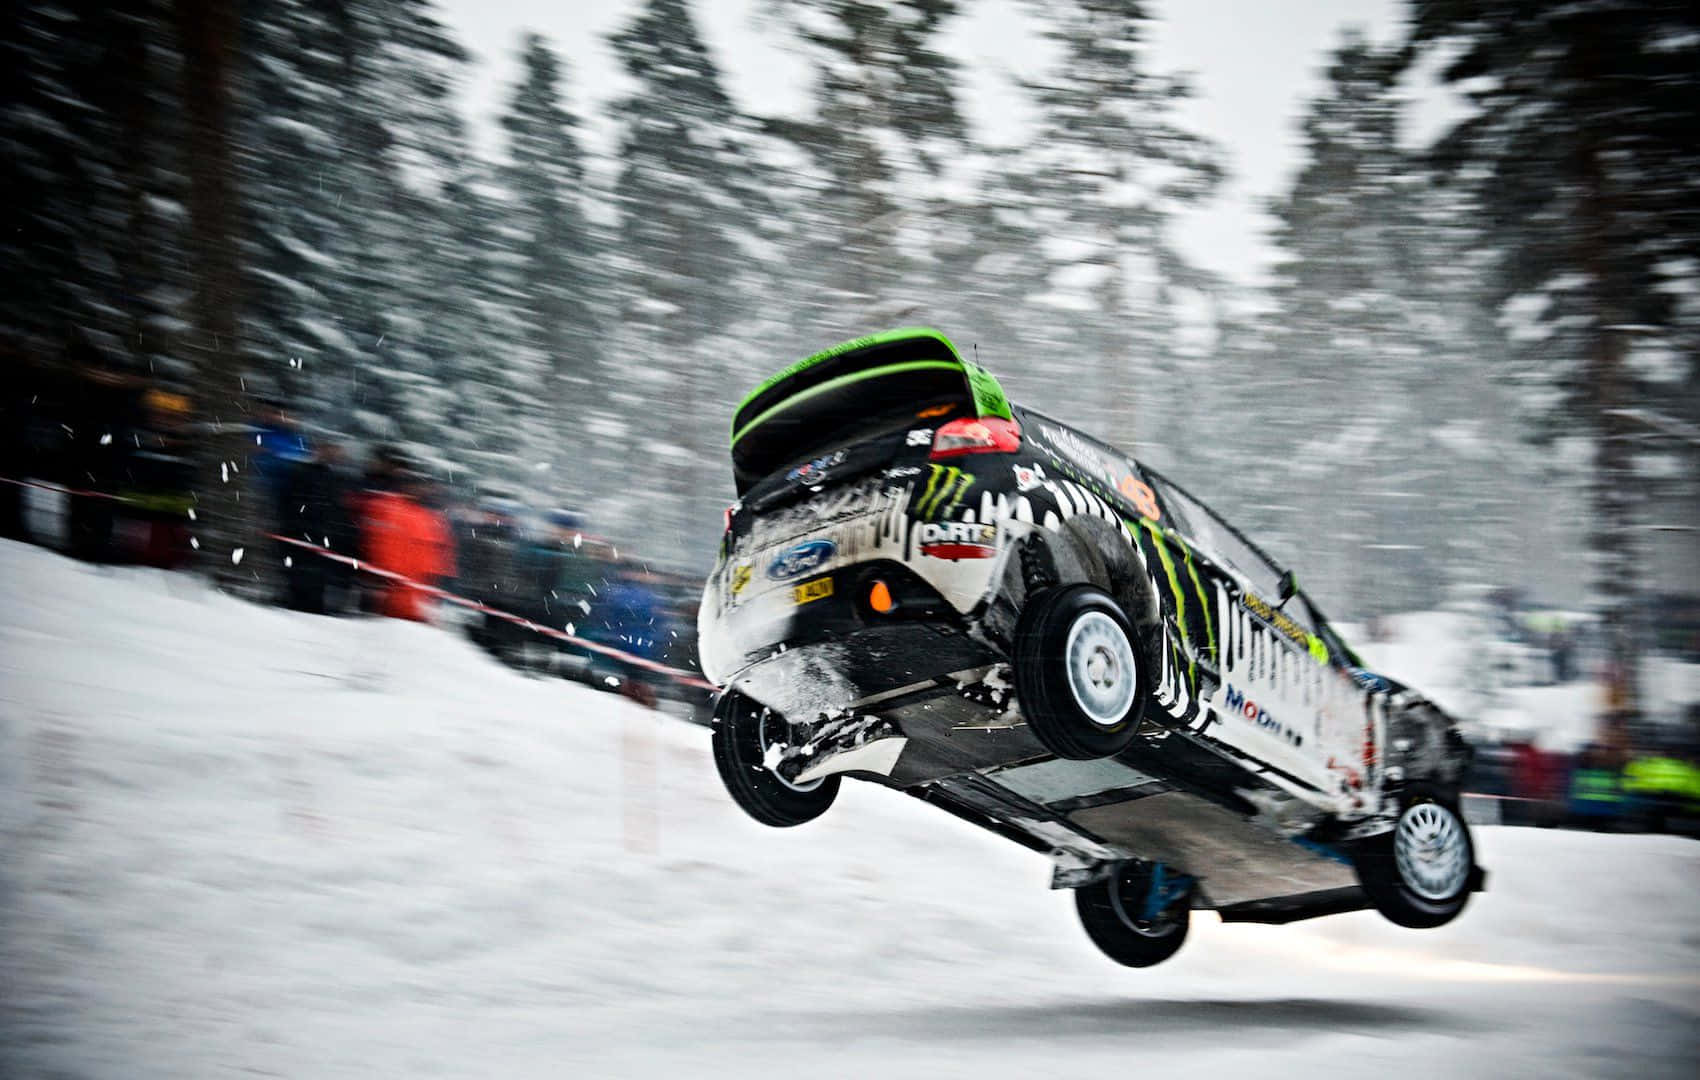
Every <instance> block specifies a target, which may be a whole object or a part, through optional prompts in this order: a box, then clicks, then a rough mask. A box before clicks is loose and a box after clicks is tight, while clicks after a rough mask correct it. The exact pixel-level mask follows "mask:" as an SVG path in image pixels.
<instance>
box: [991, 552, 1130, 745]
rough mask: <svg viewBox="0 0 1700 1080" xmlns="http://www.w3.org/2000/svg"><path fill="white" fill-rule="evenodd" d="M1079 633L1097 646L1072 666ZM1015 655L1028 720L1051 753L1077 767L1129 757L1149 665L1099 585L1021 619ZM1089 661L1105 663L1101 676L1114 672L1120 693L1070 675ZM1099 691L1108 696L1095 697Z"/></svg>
mask: <svg viewBox="0 0 1700 1080" xmlns="http://www.w3.org/2000/svg"><path fill="white" fill-rule="evenodd" d="M1077 627H1078V628H1080V629H1081V630H1082V632H1083V633H1086V634H1089V635H1092V638H1093V640H1090V641H1088V642H1087V643H1086V644H1085V645H1083V646H1082V645H1081V643H1080V642H1079V641H1078V640H1077V642H1076V644H1077V646H1078V647H1079V648H1078V649H1077V654H1076V657H1075V658H1074V660H1072V661H1071V659H1070V656H1069V644H1070V636H1071V634H1073V633H1074V632H1075V630H1076V628H1077ZM1094 644H1095V645H1096V646H1098V648H1094ZM1124 644H1125V648H1124V647H1123V645H1124ZM1014 653H1015V655H1014V657H1013V659H1014V662H1015V692H1016V696H1017V699H1018V700H1019V701H1020V703H1021V715H1022V716H1023V717H1024V718H1025V719H1026V721H1027V726H1028V727H1029V728H1031V729H1032V731H1033V734H1034V735H1035V736H1036V737H1037V738H1038V739H1039V741H1040V742H1041V743H1043V744H1044V746H1045V749H1047V750H1049V751H1050V752H1051V753H1053V754H1055V755H1056V756H1058V757H1060V758H1070V759H1072V760H1075V761H1090V760H1092V759H1094V758H1104V757H1110V756H1112V755H1114V754H1117V753H1120V752H1121V751H1122V750H1125V749H1127V746H1128V744H1129V743H1131V742H1132V741H1133V735H1134V732H1135V731H1136V730H1137V729H1138V728H1139V721H1140V718H1141V717H1143V716H1144V714H1145V700H1146V698H1147V696H1148V690H1147V685H1146V684H1147V677H1146V672H1147V660H1146V657H1145V653H1144V650H1143V649H1141V647H1140V643H1139V638H1138V636H1137V634H1136V633H1135V632H1134V629H1133V626H1132V625H1131V624H1130V623H1129V622H1128V620H1127V616H1126V615H1124V614H1123V613H1122V609H1121V607H1120V606H1119V605H1118V604H1117V603H1116V602H1115V601H1114V600H1112V599H1111V598H1110V597H1109V596H1108V595H1107V594H1105V593H1104V592H1103V591H1102V590H1101V589H1098V588H1096V587H1095V586H1092V585H1066V586H1063V587H1062V588H1056V589H1048V590H1046V591H1045V592H1042V593H1040V594H1039V595H1038V596H1036V597H1034V598H1033V599H1032V600H1030V601H1029V602H1028V604H1027V607H1026V609H1025V610H1024V611H1022V613H1021V620H1020V622H1019V623H1017V625H1016V628H1015V648H1014ZM1082 656H1087V657H1088V658H1089V659H1095V660H1097V661H1099V662H1100V666H1099V668H1098V669H1097V670H1100V671H1105V672H1108V676H1107V677H1108V678H1109V679H1111V680H1112V681H1113V688H1112V684H1111V683H1106V684H1104V685H1103V686H1099V684H1097V683H1091V684H1090V685H1088V682H1089V681H1090V679H1091V678H1092V677H1091V676H1090V675H1089V673H1088V672H1087V671H1086V670H1085V669H1084V668H1083V669H1082V670H1081V671H1080V672H1078V673H1076V674H1075V675H1071V672H1070V670H1069V669H1070V664H1071V663H1082V664H1084V663H1085V662H1086V661H1085V660H1082V659H1081V657H1082ZM1077 679H1078V681H1077ZM1123 680H1125V681H1126V683H1127V684H1128V685H1123ZM1100 689H1101V690H1103V693H1102V694H1100V695H1099V696H1097V697H1096V698H1094V697H1092V695H1093V693H1094V691H1096V690H1100ZM1129 691H1131V693H1130V692H1129ZM1124 700H1125V701H1127V705H1126V707H1125V708H1121V707H1120V704H1121V702H1122V701H1124Z"/></svg>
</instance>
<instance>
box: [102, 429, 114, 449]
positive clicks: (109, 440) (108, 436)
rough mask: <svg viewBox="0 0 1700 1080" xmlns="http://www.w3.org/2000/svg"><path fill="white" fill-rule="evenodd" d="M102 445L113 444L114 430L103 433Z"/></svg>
mask: <svg viewBox="0 0 1700 1080" xmlns="http://www.w3.org/2000/svg"><path fill="white" fill-rule="evenodd" d="M100 445H102V446H111V445H112V432H110V431H109V432H107V433H106V434H105V435H102V436H101V437H100Z"/></svg>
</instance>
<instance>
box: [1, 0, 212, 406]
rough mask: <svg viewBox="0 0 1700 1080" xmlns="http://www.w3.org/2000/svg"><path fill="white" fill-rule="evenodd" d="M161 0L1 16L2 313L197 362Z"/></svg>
mask: <svg viewBox="0 0 1700 1080" xmlns="http://www.w3.org/2000/svg"><path fill="white" fill-rule="evenodd" d="M170 14H171V11H170V5H169V4H167V3H165V2H164V0H119V2H115V3H112V4H106V5H99V6H94V5H72V6H70V7H63V6H58V5H48V4H41V3H13V4H10V5H8V7H7V14H6V16H5V17H4V18H3V19H0V24H3V25H0V71H3V72H4V74H0V100H3V101H5V102H6V107H5V108H4V109H0V200H3V201H4V203H5V205H6V206H7V207H8V208H9V211H8V222H9V224H8V227H7V228H6V229H4V230H0V260H3V261H4V263H5V265H6V267H7V271H8V284H7V288H6V289H5V290H4V296H3V297H0V324H3V325H4V327H5V331H6V333H7V334H8V335H9V336H11V337H13V338H14V341H13V346H14V347H21V348H23V349H25V350H27V351H29V352H32V353H35V354H37V356H38V357H39V358H42V359H46V358H48V357H49V356H51V355H52V354H56V353H57V352H58V351H59V350H60V349H62V348H63V347H64V346H65V344H66V343H67V342H68V341H70V340H73V339H77V338H81V339H83V340H85V341H88V342H90V343H91V344H94V345H96V346H98V347H99V348H101V349H102V350H103V351H104V352H105V353H107V354H108V355H109V356H111V357H112V358H113V359H123V358H125V357H128V358H130V359H131V360H133V361H134V363H135V365H136V367H137V368H138V369H141V370H152V371H154V372H156V373H159V374H167V375H175V376H179V377H183V376H187V375H188V374H189V368H188V365H186V364H185V363H183V362H182V361H181V360H180V359H179V357H180V356H181V355H182V347H183V345H184V344H185V342H184V341H183V340H182V336H181V335H182V332H183V331H184V330H185V329H186V328H187V324H186V323H185V322H184V319H185V317H186V315H187V295H186V290H187V288H188V269H187V266H186V265H185V262H184V255H185V245H184V243H183V232H184V228H185V219H184V213H185V210H184V205H183V200H184V198H185V195H186V190H185V188H186V184H185V179H184V176H183V158H182V152H181V150H182V137H183V134H184V132H183V129H182V126H181V123H180V121H179V119H178V117H179V116H180V115H181V110H180V108H179V107H178V103H179V101H180V100H181V99H180V87H179V84H178V80H179V77H180V63H179V56H178V53H177V49H176V44H177V43H176V41H175V40H174V39H173V36H172V34H171V31H170V23H169V17H170Z"/></svg>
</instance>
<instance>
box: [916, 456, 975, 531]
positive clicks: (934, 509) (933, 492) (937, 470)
mask: <svg viewBox="0 0 1700 1080" xmlns="http://www.w3.org/2000/svg"><path fill="white" fill-rule="evenodd" d="M928 468H930V469H931V470H932V473H931V475H929V476H928V477H927V486H926V488H925V489H924V490H923V491H922V492H921V497H920V498H918V499H916V500H915V516H916V517H917V518H920V519H921V520H923V521H937V520H938V519H939V518H942V517H949V516H950V515H951V514H952V513H954V512H955V510H956V508H957V507H959V506H961V505H962V496H964V495H966V494H967V493H968V489H969V488H971V487H973V486H974V477H973V476H971V475H969V474H968V473H965V472H963V471H962V470H961V469H960V468H958V467H957V466H955V465H931V466H928Z"/></svg>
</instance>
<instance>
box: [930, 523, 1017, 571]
mask: <svg viewBox="0 0 1700 1080" xmlns="http://www.w3.org/2000/svg"><path fill="white" fill-rule="evenodd" d="M920 539H921V554H923V555H926V556H928V557H929V558H934V559H950V560H951V561H953V562H954V561H955V560H957V559H990V558H991V557H993V556H994V555H996V554H997V553H998V547H997V541H998V528H997V526H996V525H989V524H977V523H975V522H971V521H945V522H931V521H930V522H928V523H926V524H925V525H922V526H921V537H920Z"/></svg>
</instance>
